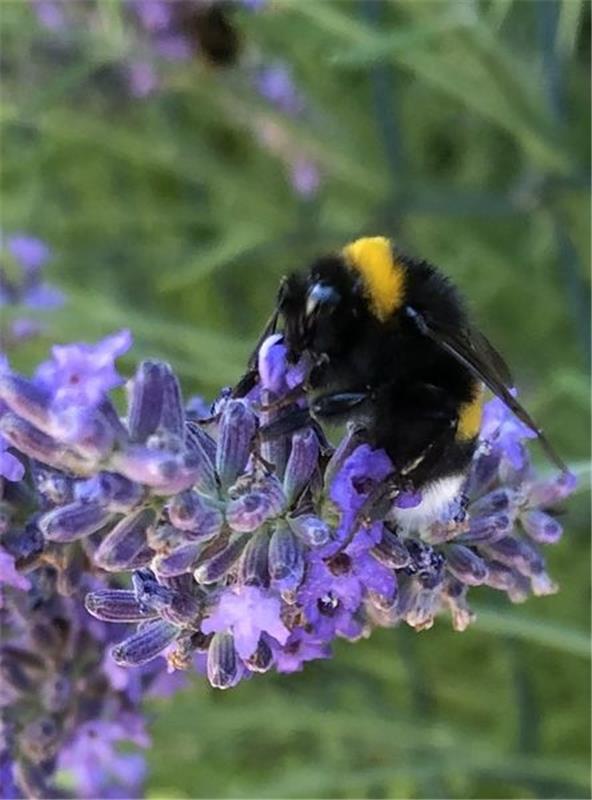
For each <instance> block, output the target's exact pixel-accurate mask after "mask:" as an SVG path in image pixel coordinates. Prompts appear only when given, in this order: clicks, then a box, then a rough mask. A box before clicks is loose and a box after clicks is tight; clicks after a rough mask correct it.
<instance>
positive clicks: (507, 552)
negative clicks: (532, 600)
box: [486, 536, 545, 577]
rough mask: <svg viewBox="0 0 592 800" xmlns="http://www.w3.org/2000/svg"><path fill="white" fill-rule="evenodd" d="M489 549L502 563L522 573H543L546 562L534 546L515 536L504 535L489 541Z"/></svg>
mask: <svg viewBox="0 0 592 800" xmlns="http://www.w3.org/2000/svg"><path fill="white" fill-rule="evenodd" d="M486 549H487V551H488V552H489V553H490V554H491V555H492V556H493V557H494V558H495V559H496V560H497V561H501V562H502V564H506V566H509V567H512V568H513V569H515V570H516V571H517V572H519V573H520V574H521V575H525V576H526V577H531V576H533V575H537V574H539V573H541V572H542V571H543V570H544V568H545V562H544V560H543V558H542V556H541V555H540V553H538V552H537V551H536V550H535V549H534V547H532V546H531V545H529V544H528V543H527V542H525V541H523V540H521V539H515V538H514V537H513V536H504V538H503V539H499V540H498V541H497V542H488V543H487V548H486Z"/></svg>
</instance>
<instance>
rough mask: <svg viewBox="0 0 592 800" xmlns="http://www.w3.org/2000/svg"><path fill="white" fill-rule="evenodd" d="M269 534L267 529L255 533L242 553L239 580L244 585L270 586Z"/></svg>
mask: <svg viewBox="0 0 592 800" xmlns="http://www.w3.org/2000/svg"><path fill="white" fill-rule="evenodd" d="M268 553H269V534H268V533H267V531H259V532H257V533H254V534H253V535H252V536H251V538H250V540H249V542H248V543H247V545H246V547H245V549H244V550H243V553H242V555H241V559H240V563H239V566H238V580H239V581H240V583H242V584H243V585H244V586H260V587H263V588H267V587H268V586H269V570H268Z"/></svg>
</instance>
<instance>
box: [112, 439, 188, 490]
mask: <svg viewBox="0 0 592 800" xmlns="http://www.w3.org/2000/svg"><path fill="white" fill-rule="evenodd" d="M111 462H112V465H113V467H114V469H115V470H116V471H118V472H122V473H123V474H124V475H125V476H126V477H127V478H129V479H130V480H131V481H137V482H138V483H145V484H146V485H147V486H150V487H151V488H152V489H153V490H154V492H155V493H156V494H165V495H167V494H176V493H177V492H182V491H183V490H184V489H188V488H189V487H190V486H192V485H193V484H194V483H195V482H196V481H197V480H198V478H199V476H200V474H201V472H202V470H203V468H204V463H203V462H202V461H201V459H200V457H199V456H198V454H197V453H195V452H191V453H186V454H178V453H169V452H167V451H166V450H156V449H154V448H149V447H143V446H142V445H131V446H130V447H127V448H126V449H124V450H122V451H120V452H117V453H115V454H114V455H113V458H112V460H111Z"/></svg>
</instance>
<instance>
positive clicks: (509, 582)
mask: <svg viewBox="0 0 592 800" xmlns="http://www.w3.org/2000/svg"><path fill="white" fill-rule="evenodd" d="M486 564H487V578H486V579H485V585H486V586H491V587H492V588H493V589H498V590H500V591H502V592H511V591H512V590H513V589H514V588H515V587H516V586H517V584H518V579H519V577H520V576H519V575H518V574H517V573H516V572H515V571H514V570H513V569H511V568H510V567H508V566H506V565H505V564H502V563H501V561H495V560H489V559H487V560H486Z"/></svg>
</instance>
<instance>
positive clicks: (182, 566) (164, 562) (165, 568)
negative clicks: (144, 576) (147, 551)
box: [152, 542, 203, 578]
mask: <svg viewBox="0 0 592 800" xmlns="http://www.w3.org/2000/svg"><path fill="white" fill-rule="evenodd" d="M202 549H203V546H202V545H201V544H198V543H196V542H191V543H189V544H183V545H181V546H180V547H177V548H175V549H174V550H172V551H171V552H170V553H166V554H161V555H157V556H155V558H154V559H153V561H152V567H153V569H154V571H155V572H156V574H157V575H158V577H159V578H172V577H174V576H176V575H183V573H185V572H191V570H192V569H193V567H194V566H195V564H196V562H197V559H198V557H199V554H200V553H201V551H202Z"/></svg>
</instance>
